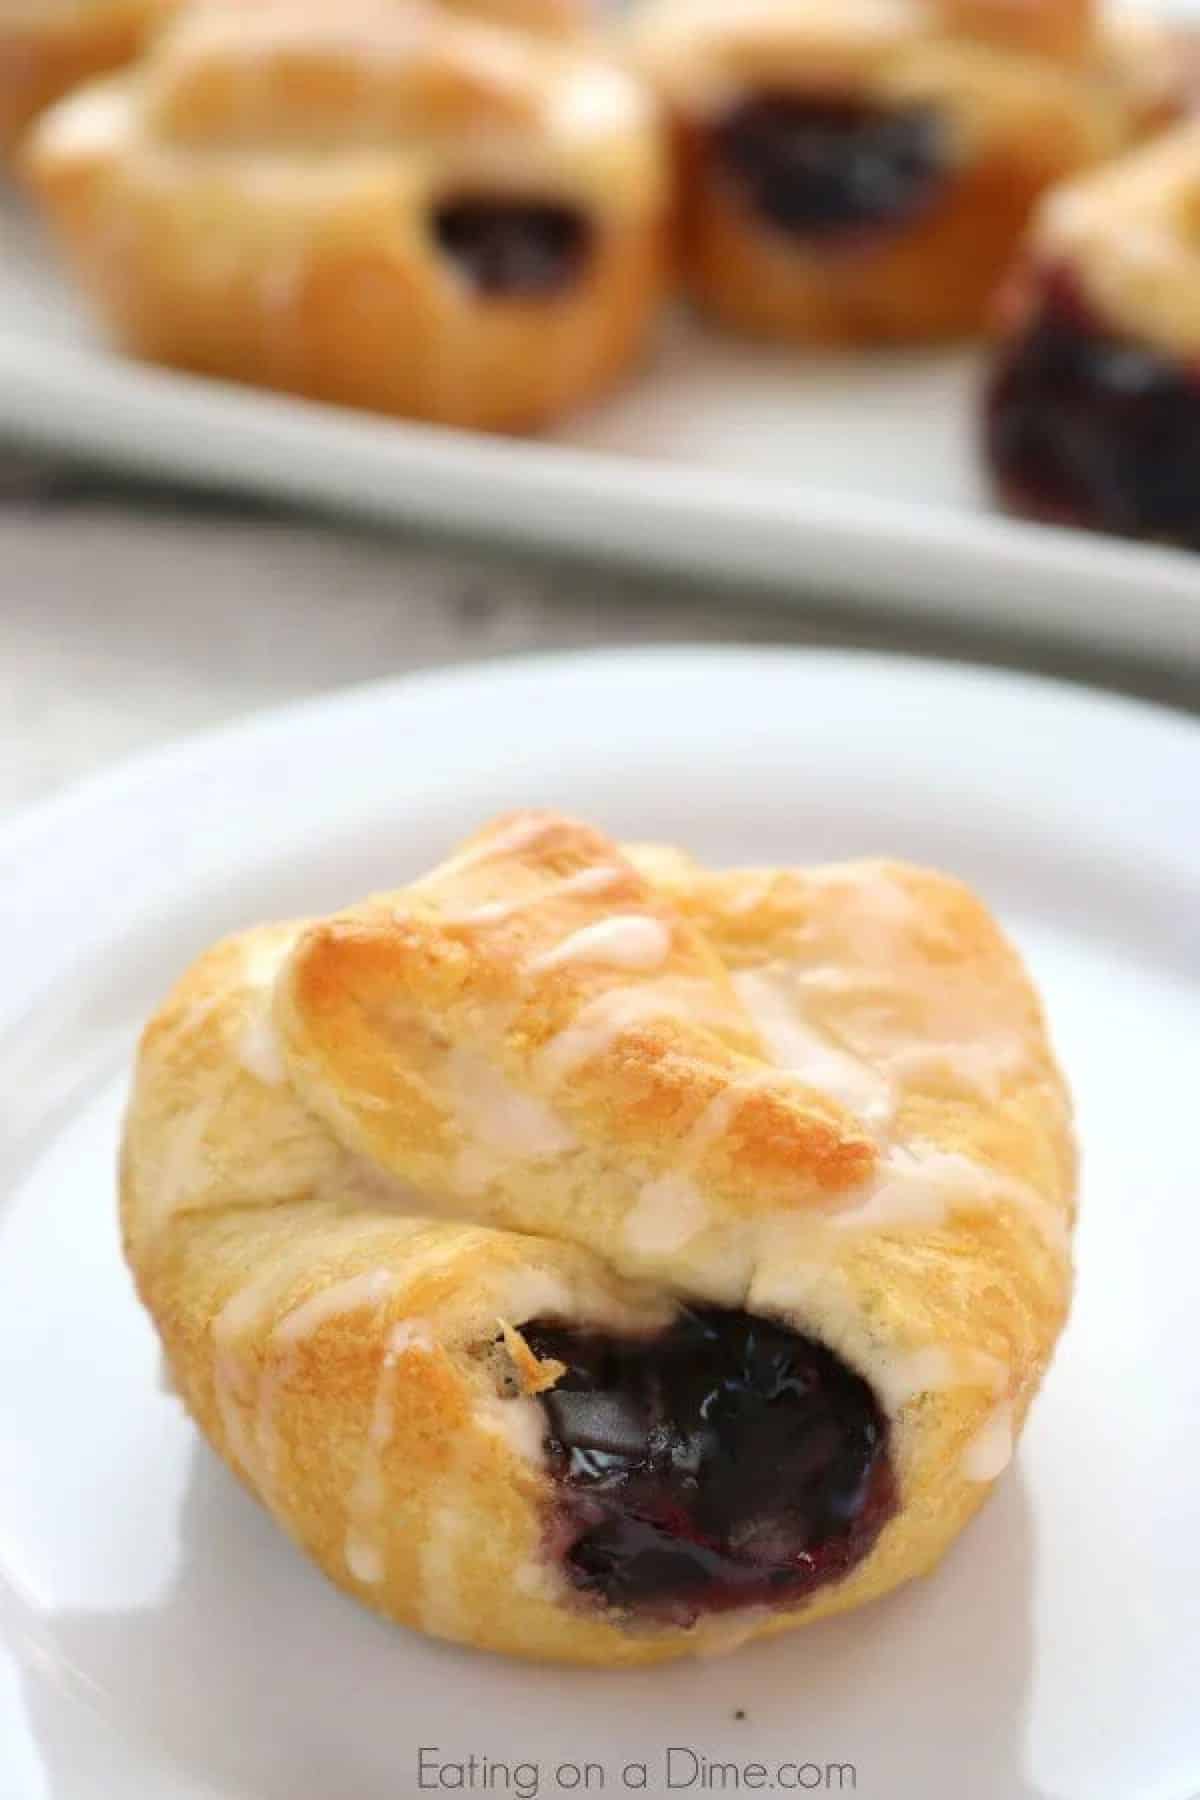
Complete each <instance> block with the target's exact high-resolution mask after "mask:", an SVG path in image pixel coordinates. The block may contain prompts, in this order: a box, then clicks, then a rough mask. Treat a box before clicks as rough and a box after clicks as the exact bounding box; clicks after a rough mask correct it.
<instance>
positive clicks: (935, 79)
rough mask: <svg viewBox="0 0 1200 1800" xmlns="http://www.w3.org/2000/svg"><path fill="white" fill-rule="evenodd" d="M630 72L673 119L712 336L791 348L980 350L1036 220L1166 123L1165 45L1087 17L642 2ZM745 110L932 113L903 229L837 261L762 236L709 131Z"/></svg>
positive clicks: (869, 238) (1004, 2) (762, 0)
mask: <svg viewBox="0 0 1200 1800" xmlns="http://www.w3.org/2000/svg"><path fill="white" fill-rule="evenodd" d="M632 41H633V55H634V57H635V59H636V60H637V61H638V63H639V65H640V66H641V67H642V68H643V69H644V70H645V71H646V72H647V74H648V77H649V78H650V80H651V81H652V82H653V83H654V85H655V86H656V88H657V89H658V91H659V92H660V93H661V94H662V96H663V99H664V102H665V104H666V106H667V108H668V110H669V112H670V114H671V116H672V118H673V120H674V126H675V139H676V144H677V162H678V166H679V170H680V186H681V190H682V226H683V229H682V238H683V256H684V263H685V268H686V273H687V277H688V281H689V286H690V288H691V291H692V293H693V296H694V297H695V298H696V299H697V300H698V301H699V303H700V304H701V305H702V306H703V307H704V308H705V309H706V310H707V311H709V312H711V313H712V314H714V315H715V316H716V317H717V318H718V319H719V320H720V321H721V322H722V323H724V324H726V325H729V326H731V327H733V328H734V329H738V330H744V331H748V332H750V333H752V334H754V335H758V336H765V337H770V338H776V339H782V340H785V341H793V342H799V343H835V344H851V345H852V344H858V343H872V342H885V343H886V342H889V341H898V342H904V341H914V340H921V339H931V340H936V339H945V338H953V337H961V336H964V335H969V334H971V333H974V332H977V331H978V330H979V329H980V327H981V325H982V324H983V323H984V321H985V318H986V313H987V305H988V301H989V299H990V297H991V296H992V295H993V294H994V292H995V290H996V286H997V283H998V281H999V280H1000V278H1001V277H1002V275H1003V274H1004V272H1005V270H1006V268H1007V267H1008V264H1009V262H1010V260H1011V258H1012V255H1013V251H1014V249H1015V247H1016V245H1017V244H1018V242H1019V241H1020V238H1021V234H1022V232H1023V231H1024V229H1025V227H1026V225H1027V223H1028V220H1029V218H1030V215H1031V212H1032V210H1033V208H1034V206H1035V204H1036V202H1037V200H1038V199H1039V197H1040V196H1041V195H1042V194H1043V193H1045V192H1046V191H1047V190H1048V189H1049V188H1051V187H1053V185H1054V184H1055V183H1056V182H1058V181H1060V180H1063V179H1065V178H1067V177H1070V176H1072V175H1074V174H1076V173H1077V172H1078V171H1079V170H1081V169H1087V168H1090V167H1092V166H1094V165H1095V164H1096V163H1099V162H1102V161H1104V160H1105V159H1106V158H1108V157H1111V156H1113V155H1115V154H1117V153H1118V152H1119V151H1120V150H1121V149H1122V148H1124V147H1125V146H1126V145H1128V144H1129V143H1130V142H1131V141H1132V140H1133V139H1134V138H1135V137H1137V136H1138V135H1139V134H1140V133H1141V132H1143V131H1145V130H1148V129H1150V128H1152V127H1156V126H1158V125H1161V124H1162V122H1163V121H1164V119H1166V118H1168V117H1170V116H1171V114H1172V112H1173V111H1174V110H1176V109H1177V107H1178V105H1179V95H1178V94H1177V92H1176V91H1175V85H1174V81H1173V76H1172V72H1171V69H1170V67H1169V59H1168V54H1167V48H1166V46H1167V38H1166V35H1165V33H1163V32H1162V31H1160V30H1159V29H1157V28H1156V27H1155V26H1154V25H1153V24H1150V23H1148V22H1147V21H1145V20H1135V21H1132V22H1131V21H1128V20H1125V19H1117V20H1116V21H1113V22H1111V23H1110V22H1104V23H1103V24H1101V23H1100V22H1098V21H1097V19H1096V18H1095V16H1094V9H1093V8H1092V6H1090V5H1087V4H1083V3H1082V0H1055V3H1052V4H1047V5H1035V6H1030V5H1028V4H1027V3H1026V0H804V3H803V4H797V3H796V0H743V3H742V4H738V5H734V4H731V3H730V0H652V4H651V5H649V6H648V7H646V8H645V9H644V11H643V13H642V15H641V16H640V19H639V21H638V23H637V24H636V26H635V28H634V31H633V39H632ZM758 92H769V93H771V94H779V93H783V92H787V93H791V92H795V93H799V94H805V93H809V94H812V95H815V96H817V97H819V98H835V99H854V100H860V101H866V102H869V103H871V104H873V105H877V106H879V107H880V108H882V109H884V110H889V109H892V108H903V107H906V106H910V105H914V104H916V105H922V106H929V107H933V108H935V109H936V111H937V113H938V114H939V116H940V117H941V118H942V119H943V121H944V122H945V125H946V128H947V134H948V135H947V148H946V155H947V166H946V169H945V172H944V175H943V177H942V178H941V179H940V181H939V186H938V189H937V191H936V192H935V193H934V194H933V195H932V196H931V197H930V199H929V201H928V203H927V204H925V205H923V206H922V207H920V208H918V209H917V210H916V212H915V213H914V215H913V216H912V218H911V219H908V220H906V221H905V222H904V223H903V224H900V225H897V226H895V227H892V228H889V227H887V226H881V227H879V228H878V229H876V230H873V231H869V232H863V233H862V234H860V235H859V236H857V237H855V239H854V240H853V241H852V242H849V243H847V244H844V245H842V244H838V243H837V242H833V243H819V242H818V243H813V244H805V243H803V242H798V241H796V240H795V239H794V238H792V237H791V236H789V235H787V234H785V233H783V232H781V231H777V230H775V229H774V228H773V227H772V226H770V225H769V224H768V223H766V222H764V221H762V220H760V219H758V218H757V217H755V216H754V215H753V213H752V212H751V211H750V210H749V209H748V208H747V207H746V205H745V204H744V201H743V199H742V197H741V195H740V194H739V193H738V191H737V190H736V187H735V185H734V184H733V183H732V182H731V180H730V178H729V177H728V175H727V174H726V173H725V172H724V171H723V170H722V168H721V167H720V166H719V163H718V162H717V161H716V160H715V159H714V157H713V155H712V153H711V149H710V144H711V136H712V131H713V127H714V126H715V125H716V124H717V123H718V121H719V120H720V119H721V118H722V117H723V116H724V115H725V114H726V113H727V112H728V111H729V109H730V108H731V107H733V106H734V105H735V104H736V103H737V101H739V100H740V99H742V98H745V97H746V96H748V95H753V94H755V93H758Z"/></svg>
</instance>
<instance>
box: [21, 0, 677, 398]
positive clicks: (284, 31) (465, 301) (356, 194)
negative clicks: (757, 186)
mask: <svg viewBox="0 0 1200 1800" xmlns="http://www.w3.org/2000/svg"><path fill="white" fill-rule="evenodd" d="M29 168H30V174H31V179H32V183H33V187H34V189H35V192H36V193H37V195H38V196H39V198H40V199H41V201H42V202H43V204H44V205H45V207H46V209H47V211H48V213H49V215H50V217H51V220H52V222H53V224H54V226H55V227H56V229H57V232H58V234H59V236H60V237H61V239H62V241H63V243H64V246H65V249H66V251H67V253H68V256H69V257H70V260H71V263H72V265H73V267H74V269H75V271H76V272H77V273H78V275H79V277H80V279H81V281H82V282H83V284H84V286H85V288H86V289H87V290H88V291H89V292H90V294H91V295H92V297H93V299H94V300H95V301H96V303H97V305H98V307H99V309H100V311H101V313H102V314H103V315H104V317H105V318H106V319H107V320H108V321H109V323H110V325H111V326H112V328H113V330H114V332H115V334H116V336H117V337H118V339H119V340H120V341H121V342H122V343H124V344H125V345H126V346H128V347H129V348H130V349H132V350H133V351H135V352H136V353H137V354H139V355H142V356H145V357H149V358H151V359H154V360H159V361H163V362H168V363H172V364H175V365H177V366H179V367H182V368H186V369H194V370H198V371H202V372H204V373H207V374H211V375H223V376H227V377H230V378H233V379H236V380H242V381H249V382H257V383H262V384H265V385H268V386H272V387H278V388H282V389H286V390H288V391H290V392H294V393H298V394H303V395H308V396H310V397H313V398H316V399H323V400H331V401H335V402H340V403H343V404H347V405H352V406H362V407H370V408H373V409H376V410H379V411H384V412H393V413H401V414H407V415H410V416H412V417H416V418H422V419H429V420H434V421H438V422H441V423H447V424H456V425H472V426H481V427H497V428H502V429H503V428H522V427H527V426H532V425H535V424H538V423H540V422H542V421H543V420H545V419H548V418H552V417H554V416H555V415H556V414H557V413H559V412H561V411H562V410H563V409H565V408H567V407H570V406H573V405H576V404H578V403H580V402H582V401H584V400H587V399H589V398H591V397H592V396H593V395H594V394H596V393H599V392H600V391H602V390H603V389H604V388H606V387H607V386H609V385H610V384H611V383H612V382H613V381H614V380H616V379H617V377H618V376H619V375H621V374H622V373H623V372H624V371H625V370H626V369H627V368H628V367H629V366H630V364H631V363H632V362H633V361H634V360H635V359H636V357H637V354H638V351H639V349H640V348H641V345H642V343H643V341H644V339H645V336H646V333H647V330H648V328H649V326H650V324H651V322H652V321H653V318H654V316H655V313H656V310H657V306H658V303H659V299H660V295H661V289H662V279H663V276H662V261H663V237H664V216H665V209H666V204H667V199H666V180H667V172H666V169H665V166H664V156H663V150H662V145H661V142H660V135H659V129H658V125H657V121H656V118H655V114H654V108H653V105H652V103H651V101H650V100H649V98H648V96H647V95H646V93H645V92H644V91H643V89H642V88H641V87H640V86H639V84H638V83H637V82H636V81H635V80H634V79H633V78H632V77H631V76H629V75H627V74H625V73H624V72H622V71H621V70H620V69H618V68H617V67H615V66H614V65H612V64H610V63H608V62H606V61H604V60H603V59H601V58H600V57H599V56H597V55H593V54H591V53H590V52H588V51H586V50H585V49H583V48H582V47H579V46H576V45H575V44H574V43H567V42H559V41H558V40H557V39H552V38H550V37H549V36H538V35H535V34H532V33H526V32H522V33H519V34H518V33H516V32H509V31H506V30H501V29H498V28H496V27H494V26H489V25H485V24H482V23H480V22H479V21H478V20H476V19H472V18H468V17H466V16H460V15H458V14H454V13H451V12H449V11H446V10H443V9H440V8H434V7H422V6H420V5H415V4H414V5H397V4H396V3H395V0H346V3H345V4H342V5H339V6H337V7H329V6H328V5H326V4H323V3H322V0H273V3H271V0H263V3H262V4H259V5H256V6H255V7H254V8H253V10H252V11H251V12H249V13H244V12H242V11H240V10H239V9H236V8H232V9H231V8H230V7H228V6H212V7H200V8H198V9H196V10H194V11H189V12H188V13H186V14H184V15H183V16H182V17H181V18H180V20H179V21H178V22H177V24H176V25H175V26H174V27H173V28H172V29H170V30H168V31H167V32H166V33H165V34H164V35H163V36H162V37H161V38H159V39H158V40H157V41H156V44H155V47H154V50H153V52H152V54H151V55H150V56H149V57H148V58H146V59H145V60H144V62H143V63H142V64H141V65H139V67H138V69H137V70H136V71H134V72H132V73H130V74H128V75H127V76H125V77H122V78H119V79H116V80H113V81H111V82H110V83H108V84H105V85H100V86H95V87H92V88H88V89H84V90H81V91H80V92H79V93H77V94H76V95H74V96H72V97H71V98H70V99H69V100H68V101H66V102H64V103H63V104H62V105H61V106H60V107H58V108H56V109H54V111H53V112H52V113H51V114H49V115H48V116H47V117H46V118H45V119H44V120H43V121H42V123H41V126H40V127H39V129H38V131H37V132H36V134H35V136H34V139H33V142H32V147H31V151H30V156H29Z"/></svg>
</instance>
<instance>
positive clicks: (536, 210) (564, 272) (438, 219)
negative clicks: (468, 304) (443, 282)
mask: <svg viewBox="0 0 1200 1800" xmlns="http://www.w3.org/2000/svg"><path fill="white" fill-rule="evenodd" d="M432 225H433V235H434V237H435V239H436V241H437V244H438V247H439V248H440V249H441V251H442V253H443V254H444V255H445V256H447V257H449V259H450V260H451V262H453V263H454V264H455V266H456V267H457V268H458V269H459V270H460V272H461V273H462V274H463V275H465V276H466V277H467V279H468V280H469V281H470V282H471V284H472V286H473V287H475V288H476V289H477V290H478V291H479V292H480V293H481V294H486V295H488V296H489V297H490V298H493V299H538V298H541V297H544V296H547V295H554V294H557V293H561V291H562V290H563V289H564V288H566V287H569V286H570V284H571V283H572V282H573V281H574V280H575V279H576V278H577V277H578V275H579V274H580V272H581V270H582V268H583V265H584V262H585V260H586V257H587V254H588V251H589V249H590V247H591V229H590V227H589V225H588V222H587V219H586V218H585V217H584V215H583V214H582V213H581V212H579V211H578V210H577V209H576V208H575V207H573V206H564V205H562V204H560V203H558V202H556V201H552V200H503V199H498V198H495V197H494V196H488V195H476V194H464V195H459V196H456V197H455V198H453V199H450V200H445V201H443V202H442V204H441V205H440V206H438V207H437V209H436V210H435V212H434V214H433V221H432Z"/></svg>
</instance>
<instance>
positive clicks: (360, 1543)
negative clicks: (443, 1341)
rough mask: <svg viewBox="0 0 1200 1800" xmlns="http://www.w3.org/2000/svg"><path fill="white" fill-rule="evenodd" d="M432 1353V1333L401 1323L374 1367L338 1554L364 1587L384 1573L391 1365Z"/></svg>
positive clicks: (416, 1322)
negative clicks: (369, 1403)
mask: <svg viewBox="0 0 1200 1800" xmlns="http://www.w3.org/2000/svg"><path fill="white" fill-rule="evenodd" d="M432 1350H433V1333H432V1331H431V1330H430V1327H429V1325H428V1323H427V1322H426V1321H425V1320H424V1319H403V1320H401V1322H400V1323H399V1324H398V1325H394V1326H393V1327H392V1329H391V1331H390V1332H389V1333H388V1338H387V1344H386V1347H385V1349H384V1353H383V1360H382V1362H381V1363H380V1365H379V1379H378V1381H377V1382H376V1384H375V1398H374V1401H373V1403H372V1406H371V1418H370V1423H369V1424H368V1427H367V1441H366V1444H365V1446H364V1450H363V1459H362V1462H361V1463H360V1465H359V1470H358V1475H357V1476H356V1478H355V1482H354V1486H353V1487H352V1488H351V1490H350V1495H349V1499H348V1500H347V1503H346V1518H347V1523H346V1538H345V1546H344V1552H343V1554H344V1556H345V1560H346V1567H347V1568H348V1569H349V1571H350V1573H351V1575H353V1576H354V1578H355V1580H356V1581H361V1582H362V1583H363V1584H364V1585H365V1586H368V1587H372V1586H375V1585H377V1584H378V1583H379V1582H381V1581H382V1580H383V1578H384V1575H385V1573H386V1566H385V1563H384V1557H383V1551H382V1548H381V1546H380V1543H379V1525H380V1519H381V1516H382V1513H383V1509H384V1505H385V1503H386V1500H387V1493H386V1490H385V1487H384V1481H383V1458H384V1454H385V1452H386V1451H387V1448H388V1445H389V1444H390V1443H391V1441H392V1436H393V1433H394V1430H395V1411H396V1385H395V1369H396V1365H397V1364H398V1363H399V1361H400V1359H401V1357H402V1356H408V1355H412V1354H416V1355H420V1356H428V1355H429V1354H430V1353H431V1351H432Z"/></svg>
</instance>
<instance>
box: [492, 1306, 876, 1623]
mask: <svg viewBox="0 0 1200 1800" xmlns="http://www.w3.org/2000/svg"><path fill="white" fill-rule="evenodd" d="M523 1332H524V1336H525V1339H526V1341H527V1342H528V1344H529V1346H530V1348H531V1349H532V1350H533V1351H534V1353H535V1354H536V1355H537V1356H539V1357H542V1358H546V1357H553V1358H555V1359H557V1360H558V1361H559V1362H561V1363H563V1364H565V1365H566V1372H565V1374H563V1375H562V1376H561V1377H560V1378H559V1380H558V1382H557V1383H556V1385H555V1386H554V1387H553V1388H551V1389H550V1390H548V1391H547V1392H545V1393H543V1394H542V1395H541V1396H540V1399H541V1404H542V1407H543V1410H544V1413H545V1419H546V1450H547V1455H548V1459H549V1463H550V1468H551V1470H552V1472H553V1474H554V1475H555V1477H556V1479H557V1482H558V1484H559V1494H560V1502H561V1504H560V1509H559V1517H558V1520H557V1522H556V1537H557V1538H558V1540H559V1541H560V1542H561V1543H562V1545H563V1546H564V1558H565V1566H566V1570H567V1574H568V1576H569V1578H570V1580H571V1581H572V1582H573V1583H574V1585H575V1586H576V1587H578V1588H580V1589H582V1590H583V1591H585V1592H586V1593H588V1594H590V1595H592V1596H594V1597H595V1598H598V1599H601V1600H603V1601H605V1602H606V1603H608V1604H609V1605H612V1606H616V1607H620V1608H627V1609H630V1610H633V1611H636V1612H640V1613H642V1614H644V1615H646V1616H649V1617H658V1618H663V1619H669V1620H672V1621H674V1622H676V1623H685V1624H686V1623H688V1622H690V1621H691V1620H693V1619H694V1618H696V1617H697V1615H698V1614H700V1613H702V1612H718V1611H722V1610H724V1609H727V1608H730V1607H735V1606H748V1605H762V1604H769V1605H770V1604H774V1605H783V1604H787V1603H791V1602H795V1601H799V1600H802V1599H803V1598H804V1597H805V1596H807V1595H808V1594H811V1593H812V1592H813V1591H814V1589H816V1588H818V1587H820V1586H822V1585H823V1584H824V1583H826V1582H829V1581H834V1580H836V1579H837V1578H838V1577H839V1576H841V1575H844V1574H846V1572H847V1571H848V1570H849V1569H851V1568H853V1567H854V1565H855V1564H856V1563H857V1562H859V1561H860V1560H861V1559H862V1557H864V1556H865V1555H866V1554H867V1552H868V1551H869V1550H870V1548H871V1546H872V1545H873V1544H874V1542H875V1539H876V1538H877V1537H878V1535H879V1532H880V1531H881V1530H882V1528H883V1526H884V1525H885V1524H886V1522H887V1520H888V1519H889V1518H890V1517H891V1515H892V1513H893V1512H894V1511H895V1507H896V1487H895V1480H894V1477H893V1473H892V1466H891V1462H890V1459H889V1456H888V1428H887V1422H886V1420H885V1418H884V1416H883V1414H882V1413H881V1411H880V1409H879V1405H878V1403H877V1401H876V1399H875V1396H874V1394H873V1393H872V1391H871V1389H870V1388H869V1387H868V1385H867V1383H866V1382H865V1381H863V1380H862V1378H861V1377H860V1376H858V1375H856V1374H855V1373H854V1371H853V1370H851V1369H850V1368H848V1367H847V1366H846V1364H845V1363H843V1362H842V1361H841V1360H840V1358H838V1357H837V1356H835V1355H834V1354H833V1352H832V1351H830V1350H827V1349H826V1348H825V1347H824V1346H823V1345H821V1344H818V1343H816V1342H814V1341H813V1340H812V1339H811V1338H807V1337H802V1336H800V1335H799V1334H798V1333H797V1332H794V1331H789V1330H787V1329H786V1328H785V1327H784V1326H782V1325H778V1324H774V1323H771V1322H769V1321H767V1320H763V1319H756V1318H752V1317H751V1316H750V1315H749V1314H748V1313H741V1312H724V1311H718V1310H716V1309H706V1310H702V1311H685V1312H681V1313H680V1314H679V1316H678V1317H677V1319H676V1320H675V1322H674V1323H673V1324H672V1325H671V1326H670V1327H669V1328H668V1329H667V1330H666V1331H665V1332H663V1333H662V1334H660V1335H659V1336H657V1337H654V1338H648V1339H631V1338H616V1337H609V1336H604V1335H601V1334H599V1333H593V1332H585V1331H578V1330H574V1329H572V1328H570V1327H567V1326H560V1325H555V1324H550V1323H546V1322H538V1323H535V1324H532V1325H527V1326H525V1327H524V1328H523Z"/></svg>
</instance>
